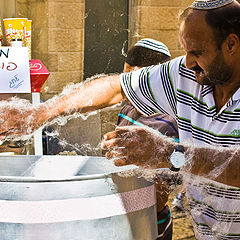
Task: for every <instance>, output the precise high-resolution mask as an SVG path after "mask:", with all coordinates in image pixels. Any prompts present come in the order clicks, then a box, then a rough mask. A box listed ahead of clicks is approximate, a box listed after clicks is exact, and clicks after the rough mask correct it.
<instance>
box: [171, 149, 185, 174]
mask: <svg viewBox="0 0 240 240" xmlns="http://www.w3.org/2000/svg"><path fill="white" fill-rule="evenodd" d="M169 161H170V163H171V166H170V170H172V171H175V172H178V171H179V170H180V168H181V167H182V166H183V165H184V164H185V162H186V160H185V156H184V147H183V145H177V146H176V147H175V149H174V151H173V153H172V154H171V156H170V158H169Z"/></svg>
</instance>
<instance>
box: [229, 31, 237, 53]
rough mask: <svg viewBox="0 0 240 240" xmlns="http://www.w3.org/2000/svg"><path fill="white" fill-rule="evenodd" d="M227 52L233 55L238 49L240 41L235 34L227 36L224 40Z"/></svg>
mask: <svg viewBox="0 0 240 240" xmlns="http://www.w3.org/2000/svg"><path fill="white" fill-rule="evenodd" d="M226 44H227V51H228V52H229V53H230V54H233V53H234V52H235V51H236V50H237V49H238V48H239V47H240V39H239V37H238V36H237V34H235V33H231V34H229V35H228V37H227V39H226Z"/></svg>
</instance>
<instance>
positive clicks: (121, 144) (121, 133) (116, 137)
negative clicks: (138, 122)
mask: <svg viewBox="0 0 240 240" xmlns="http://www.w3.org/2000/svg"><path fill="white" fill-rule="evenodd" d="M174 145H175V143H174V142H173V141H171V140H169V139H168V138H167V137H163V136H161V135H160V134H159V133H158V132H157V131H154V130H150V129H149V128H144V127H135V126H129V127H118V128H116V130H115V131H113V132H109V133H107V134H106V135H105V136H104V140H103V142H102V148H103V149H105V150H108V152H107V153H106V157H107V158H108V159H113V160H114V163H115V165H116V166H123V165H129V164H135V165H137V166H141V167H147V168H159V167H168V166H169V163H168V157H169V156H170V154H171V153H172V151H173V149H174Z"/></svg>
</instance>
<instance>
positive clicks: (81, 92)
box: [0, 75, 124, 138]
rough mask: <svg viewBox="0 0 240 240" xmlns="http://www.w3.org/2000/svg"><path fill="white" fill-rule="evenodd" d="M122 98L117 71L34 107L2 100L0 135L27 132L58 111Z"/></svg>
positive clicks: (82, 109) (94, 106)
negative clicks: (115, 73)
mask: <svg viewBox="0 0 240 240" xmlns="http://www.w3.org/2000/svg"><path fill="white" fill-rule="evenodd" d="M123 98H124V95H123V92H122V89H121V85H120V75H111V76H110V75H109V76H103V77H99V78H97V79H95V80H92V81H88V82H86V83H84V84H82V85H81V86H80V87H78V88H76V89H74V90H73V91H71V92H70V93H67V94H63V95H60V96H58V97H54V98H53V99H50V100H48V101H47V102H45V103H43V104H40V105H39V106H38V107H34V106H28V107H25V106H24V105H22V106H21V107H19V105H17V104H16V106H15V104H12V103H9V104H8V103H7V102H6V103H4V104H2V106H0V121H1V124H0V138H1V137H2V138H3V137H5V136H9V135H21V134H30V133H32V132H33V131H34V130H36V129H37V128H39V127H40V126H42V125H43V124H44V123H46V122H47V121H48V120H51V119H53V118H54V117H56V116H58V115H61V114H70V113H73V112H76V111H78V112H81V113H86V112H90V111H94V110H97V109H101V108H104V107H108V106H112V105H114V104H117V103H118V102H120V101H122V100H123Z"/></svg>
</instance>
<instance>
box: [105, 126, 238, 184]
mask: <svg viewBox="0 0 240 240" xmlns="http://www.w3.org/2000/svg"><path fill="white" fill-rule="evenodd" d="M176 145H177V143H176V142H174V141H173V140H171V139H170V138H169V137H166V136H161V135H159V133H158V132H157V131H154V130H150V129H149V128H142V127H135V126H131V127H121V128H117V129H116V130H115V131H113V132H110V133H107V134H106V135H105V137H104V141H103V142H102V147H103V149H106V150H108V153H107V155H106V156H107V157H108V158H111V159H114V160H115V164H116V165H119V166H121V165H128V164H135V165H138V166H141V167H146V168H162V167H169V166H170V163H169V157H170V155H171V153H172V152H173V150H174V148H175V146H176ZM184 148H185V157H186V165H185V166H184V167H183V170H184V171H187V172H190V173H192V174H195V175H199V176H203V177H206V178H209V179H212V180H215V181H218V182H221V183H224V184H227V185H230V186H235V187H240V174H239V172H240V162H239V161H240V148H237V147H229V148H220V147H211V146H209V147H204V148H203V147H202V148H200V147H197V146H192V145H191V144H185V145H184Z"/></svg>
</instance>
